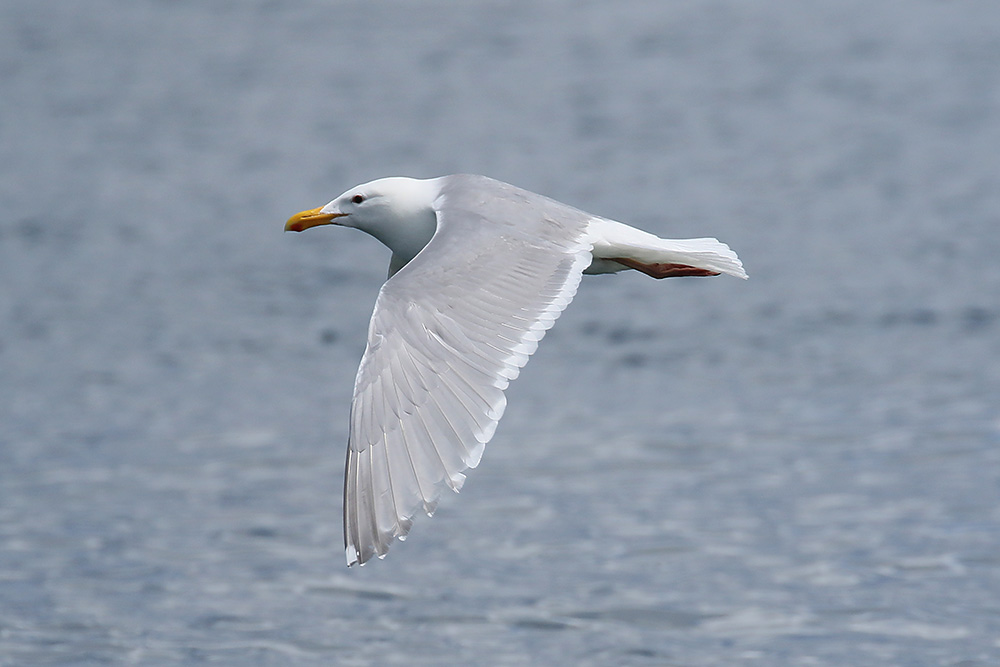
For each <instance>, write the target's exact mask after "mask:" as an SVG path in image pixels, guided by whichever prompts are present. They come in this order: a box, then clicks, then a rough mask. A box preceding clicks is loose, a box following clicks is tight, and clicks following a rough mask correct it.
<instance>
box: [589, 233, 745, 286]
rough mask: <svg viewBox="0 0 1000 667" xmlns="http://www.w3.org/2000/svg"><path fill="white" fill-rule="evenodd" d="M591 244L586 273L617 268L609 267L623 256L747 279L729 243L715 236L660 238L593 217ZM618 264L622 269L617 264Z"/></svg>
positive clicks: (644, 262) (654, 263)
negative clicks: (592, 246)
mask: <svg viewBox="0 0 1000 667" xmlns="http://www.w3.org/2000/svg"><path fill="white" fill-rule="evenodd" d="M588 231H589V233H590V237H591V242H592V243H593V244H594V249H593V255H594V258H595V263H594V265H593V266H592V267H591V270H589V271H588V273H606V272H612V271H617V270H621V269H619V268H615V267H613V266H610V264H611V262H598V261H596V260H614V259H616V258H625V259H629V260H632V261H634V262H636V263H639V264H646V265H674V264H676V265H683V266H690V267H693V268H696V269H703V270H705V271H711V272H713V273H725V274H728V275H730V276H735V277H737V278H743V279H744V280H745V279H746V278H747V273H746V271H745V270H744V269H743V263H742V262H741V261H740V258H739V257H737V255H736V253H735V252H733V251H732V250H731V249H730V247H729V246H727V245H726V244H725V243H722V242H721V241H719V240H718V239H713V238H700V239H661V238H660V237H658V236H656V235H654V234H650V233H649V232H644V231H642V230H641V229H636V228H635V227H629V226H628V225H625V224H622V223H620V222H615V221H614V220H607V219H604V218H595V219H594V220H592V221H591V223H590V226H589V228H588ZM618 266H619V267H622V268H625V267H624V266H623V265H621V264H619V265H618Z"/></svg>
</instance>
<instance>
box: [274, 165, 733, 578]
mask: <svg viewBox="0 0 1000 667" xmlns="http://www.w3.org/2000/svg"><path fill="white" fill-rule="evenodd" d="M318 225H340V226H343V227H354V228H356V229H360V230H361V231H364V232H367V233H369V234H371V235H372V236H374V237H375V238H377V239H378V240H379V241H381V242H382V243H383V244H385V245H386V246H388V247H389V249H390V250H391V251H392V259H391V260H390V262H389V277H388V279H387V280H386V282H385V284H383V285H382V289H381V290H380V291H379V294H378V298H377V299H376V300H375V311H374V313H373V314H372V319H371V324H370V326H369V329H368V347H367V349H366V350H365V353H364V356H363V357H362V358H361V366H360V368H359V369H358V375H357V380H356V381H355V384H354V399H353V402H352V404H351V424H350V436H349V442H348V448H347V469H346V474H345V480H344V544H345V549H346V556H347V564H348V565H353V564H355V563H359V564H364V563H365V562H366V561H367V560H369V559H370V558H372V557H373V556H378V557H379V558H382V557H384V556H385V555H386V553H387V552H388V550H389V546H390V545H391V543H392V541H393V540H394V539H395V538H399V539H400V540H402V539H405V538H406V535H407V533H408V532H409V531H410V526H411V525H412V523H413V517H414V516H415V515H416V514H417V512H418V511H420V510H423V511H424V512H426V513H427V514H428V515H429V514H431V513H432V512H433V511H434V508H435V507H436V506H437V502H438V499H439V498H440V495H441V491H442V489H443V488H444V487H445V486H447V487H449V488H451V489H452V490H454V491H456V492H457V491H458V490H459V489H460V488H461V487H462V483H463V482H464V481H465V475H464V474H463V471H464V470H466V469H468V468H475V467H476V466H477V465H478V464H479V460H480V458H481V457H482V455H483V449H484V448H485V446H486V443H487V442H489V440H490V438H492V437H493V432H494V431H495V430H496V427H497V423H498V422H499V421H500V417H501V416H502V415H503V411H504V408H505V406H506V399H505V398H504V390H505V389H506V388H507V385H508V384H509V383H510V381H511V380H513V379H514V378H516V377H517V375H518V373H519V372H520V368H521V367H522V366H524V364H525V363H527V361H528V357H529V356H531V354H532V353H533V352H534V351H535V349H536V348H537V347H538V342H539V341H540V340H541V339H542V336H544V335H545V332H546V331H547V330H548V329H549V328H550V327H551V326H552V324H553V323H554V322H555V321H556V318H558V317H559V315H560V313H562V311H563V309H565V308H566V306H567V305H569V302H570V301H571V300H572V299H573V296H574V295H575V294H576V290H577V286H578V285H579V284H580V279H581V277H582V275H583V274H585V273H586V274H599V273H616V272H618V271H624V270H627V269H634V270H636V271H641V272H642V273H645V274H646V275H649V276H652V277H653V278H671V277H676V276H716V275H719V274H720V273H726V274H729V275H731V276H736V277H738V278H746V277H747V274H746V272H745V271H744V270H743V265H742V263H741V262H740V260H739V258H738V257H737V256H736V253H734V252H733V251H732V250H730V249H729V246H727V245H725V244H724V243H720V242H719V241H717V240H716V239H714V238H698V239H684V240H671V239H661V238H659V237H657V236H654V235H653V234H649V233H647V232H644V231H641V230H639V229H636V228H634V227H629V226H628V225H624V224H622V223H620V222H615V221H614V220H609V219H606V218H601V217H599V216H595V215H591V214H589V213H585V212H583V211H580V210H578V209H575V208H573V207H571V206H568V205H566V204H562V203H560V202H557V201H555V200H552V199H549V198H547V197H544V196H542V195H539V194H535V193H533V192H528V191H527V190H522V189H520V188H517V187H514V186H513V185H509V184H507V183H502V182H500V181H495V180H493V179H490V178H486V177H485V176H472V175H464V174H462V175H453V176H442V177H440V178H431V179H426V180H421V179H413V178H401V177H396V178H383V179H379V180H376V181H372V182H371V183H366V184H364V185H359V186H357V187H356V188H352V189H351V190H348V191H347V192H345V193H344V194H342V195H340V196H339V197H337V198H336V199H334V200H333V201H331V202H330V203H329V204H327V205H326V206H323V207H321V208H315V209H311V210H308V211H303V212H301V213H298V214H297V215H294V216H292V218H291V219H289V220H288V222H287V223H286V224H285V231H295V232H301V231H303V230H305V229H309V228H310V227H316V226H318Z"/></svg>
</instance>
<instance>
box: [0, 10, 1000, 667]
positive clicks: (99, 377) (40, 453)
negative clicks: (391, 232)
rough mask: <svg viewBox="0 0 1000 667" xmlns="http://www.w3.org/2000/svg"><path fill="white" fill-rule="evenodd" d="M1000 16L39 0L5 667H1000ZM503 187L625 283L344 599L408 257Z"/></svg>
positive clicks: (17, 70)
mask: <svg viewBox="0 0 1000 667" xmlns="http://www.w3.org/2000/svg"><path fill="white" fill-rule="evenodd" d="M998 156H1000V5H997V4H996V2H994V1H993V0H988V1H987V0H969V1H959V0H956V1H954V2H942V1H933V0H911V1H909V2H901V1H885V2H870V1H864V2H862V1H861V0H836V1H833V0H830V1H820V2H799V1H797V0H779V1H775V2H768V3H743V2H735V1H727V0H710V1H707V2H705V1H701V0H699V1H694V0H681V1H678V2H670V3H652V2H642V1H639V0H630V1H625V2H615V3H601V2H584V1H580V2H563V1H553V2H533V1H509V2H501V1H496V2H488V1H484V2H469V3H453V2H444V1H431V2H401V1H396V2H379V3H375V2H320V1H317V0H312V1H298V0H242V1H239V2H236V1H222V0H220V1H218V2H193V1H176V2H167V1H165V0H164V1H154V0H132V1H129V2H124V1H114V0H91V1H89V2H69V1H67V2H62V1H60V2H56V1H54V0H53V1H45V0H43V1H40V2H18V1H16V0H7V1H5V2H0V665H64V664H65V665H91V664H93V665H97V664H136V665H157V664H192V665H193V664H202V663H211V664H232V665H284V664H302V665H333V664H337V665H365V664H380V665H441V664H465V665H522V664H537V665H543V664H564V665H734V664H740V665H768V666H771V665H810V666H812V665H949V666H959V665H961V666H963V667H973V666H978V665H983V666H986V665H996V664H1000V643H998V642H1000V503H998V501H1000V411H998V406H1000V260H998V257H1000V157H998ZM453 172H472V173H482V174H487V175H490V176H493V177H495V178H499V179H502V180H506V181H509V182H511V183H514V184H516V185H519V186H522V187H525V188H528V189H531V190H535V191H538V192H542V193H545V194H547V195H550V196H552V197H555V198H557V199H560V200H562V201H565V202H568V203H571V204H573V205H575V206H578V207H580V208H583V209H585V210H588V211H591V212H594V213H597V214H601V215H605V216H608V217H612V218H616V219H619V220H622V221H626V222H628V223H631V224H634V225H636V226H640V227H643V228H646V229H648V230H650V231H654V232H656V233H658V234H660V235H661V236H668V237H669V236H672V237H687V236H703V235H708V236H718V237H719V238H720V239H723V240H725V241H726V242H727V243H729V244H730V245H732V247H733V248H734V249H736V250H737V251H738V252H739V253H740V255H741V257H742V258H743V260H744V262H745V263H746V266H747V268H748V270H749V272H750V275H751V279H750V281H749V282H743V281H739V280H734V279H730V278H725V277H720V278H715V279H710V280H709V279H677V280H668V281H654V280H650V279H648V278H646V277H644V276H640V275H637V274H633V275H620V276H615V277H597V278H588V279H587V280H585V283H584V285H583V286H582V288H581V290H580V293H579V296H578V297H577V300H576V301H575V302H574V304H573V305H572V306H571V307H570V309H569V310H568V311H567V312H566V314H565V315H564V316H563V318H562V319H561V320H560V322H559V323H558V325H557V326H556V327H555V328H554V329H553V330H552V332H551V333H550V334H549V337H548V338H546V340H545V341H544V343H543V345H542V346H541V348H540V350H539V352H538V354H537V355H536V357H535V359H534V360H533V361H532V363H531V364H529V365H528V367H527V368H526V369H525V372H524V373H523V374H522V376H521V379H519V380H518V381H517V382H516V383H514V385H512V387H511V390H510V391H509V394H508V397H509V409H508V412H507V415H506V417H505V419H504V421H503V423H502V424H501V425H500V428H499V430H498V432H497V436H496V437H495V438H494V440H493V442H492V443H491V444H490V446H489V447H488V448H487V451H486V455H485V458H484V460H483V463H482V465H481V466H480V468H479V469H478V470H475V471H473V473H472V474H471V475H470V477H469V481H468V483H467V484H466V487H465V489H464V490H463V492H462V494H461V496H458V497H452V496H448V497H446V498H445V499H444V501H443V502H442V506H441V508H440V510H439V511H438V513H437V515H436V516H435V517H434V518H433V519H429V520H428V519H426V518H422V519H420V520H418V522H417V524H416V525H415V527H414V530H413V533H412V536H411V539H409V540H408V541H407V542H406V543H405V544H397V545H396V546H395V548H394V549H393V551H392V552H391V553H390V555H389V557H388V558H387V559H386V560H384V561H381V562H375V563H373V564H371V565H370V566H366V567H364V568H361V569H357V568H355V569H351V570H348V569H346V568H345V567H344V558H343V547H342V541H341V519H340V502H341V496H340V494H341V484H342V474H343V472H342V466H343V459H344V446H345V442H346V437H347V414H348V405H349V400H350V394H351V388H352V382H353V378H354V374H355V370H356V367H357V362H358V359H359V357H360V355H361V352H362V350H363V347H364V339H365V332H366V327H367V323H368V317H369V315H370V312H371V307H372V304H373V301H374V298H375V295H376V293H377V290H378V288H379V286H380V284H381V281H382V280H383V278H384V276H385V269H386V265H387V261H388V257H387V251H386V250H385V249H384V248H382V247H381V246H380V245H379V244H378V243H377V242H376V241H374V240H373V239H371V238H369V237H367V236H365V235H363V234H359V233H357V232H353V231H350V230H338V229H333V228H323V229H319V230H313V231H310V232H308V233H305V234H301V235H284V234H282V225H283V223H284V220H285V219H286V218H287V217H288V216H289V215H290V214H291V213H294V212H296V211H299V210H301V209H304V208H311V207H314V206H319V205H322V204H324V203H326V202H327V201H328V200H329V199H331V198H333V197H334V196H336V195H337V194H339V193H340V192H341V191H343V190H345V189H347V188H348V187H350V186H353V185H355V184H357V183H360V182H363V181H366V180H369V179H372V178H376V177H380V176H387V175H394V174H400V175H411V176H420V177H429V176H436V175H440V174H447V173H453Z"/></svg>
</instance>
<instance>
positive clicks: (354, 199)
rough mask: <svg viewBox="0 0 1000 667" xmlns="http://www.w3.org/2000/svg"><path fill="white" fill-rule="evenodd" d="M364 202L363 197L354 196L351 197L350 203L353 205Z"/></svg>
mask: <svg viewBox="0 0 1000 667" xmlns="http://www.w3.org/2000/svg"><path fill="white" fill-rule="evenodd" d="M364 200H365V196H364V195H354V196H353V197H351V201H352V202H354V203H355V204H360V203H361V202H363V201H364Z"/></svg>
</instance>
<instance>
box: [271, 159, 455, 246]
mask: <svg viewBox="0 0 1000 667" xmlns="http://www.w3.org/2000/svg"><path fill="white" fill-rule="evenodd" d="M439 190H440V187H439V184H438V179H427V180H420V179H416V178H405V177H402V176H397V177H392V178H380V179H378V180H377V181H372V182H370V183H365V184H364V185H359V186H357V187H355V188H351V189H350V190H348V191H347V192H345V193H344V194H342V195H340V196H339V197H337V198H336V199H334V200H333V201H331V202H330V203H329V204H327V205H326V206H323V207H320V208H314V209H310V210H308V211H302V212H301V213H297V214H295V215H293V216H292V217H291V218H289V220H288V222H286V223H285V231H286V232H289V231H291V232H301V231H304V230H306V229H309V228H310V227H317V226H319V225H340V226H343V227H354V228H355V229H360V230H361V231H363V232H367V233H369V234H371V235H372V236H374V237H375V238H377V239H378V240H379V241H381V242H382V243H384V244H385V245H387V246H388V247H389V248H390V249H391V250H392V251H393V253H394V254H396V255H400V256H406V259H407V261H408V260H409V259H410V258H412V257H413V256H414V255H416V254H417V253H418V252H420V250H421V249H422V248H423V247H424V246H425V245H427V242H428V241H430V238H431V236H433V235H434V231H435V229H437V214H436V212H435V210H434V200H435V199H436V198H437V196H438V192H439Z"/></svg>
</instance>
